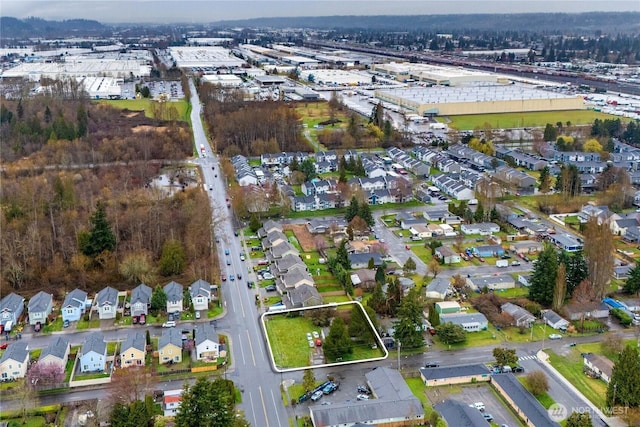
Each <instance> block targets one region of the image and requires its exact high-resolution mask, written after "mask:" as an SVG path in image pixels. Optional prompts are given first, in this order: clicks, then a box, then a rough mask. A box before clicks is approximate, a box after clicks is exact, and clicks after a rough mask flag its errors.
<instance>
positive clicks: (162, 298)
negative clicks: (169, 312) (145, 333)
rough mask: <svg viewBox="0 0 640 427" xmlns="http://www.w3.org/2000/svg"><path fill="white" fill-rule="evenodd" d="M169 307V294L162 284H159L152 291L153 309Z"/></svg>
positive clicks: (156, 310) (158, 309)
mask: <svg viewBox="0 0 640 427" xmlns="http://www.w3.org/2000/svg"><path fill="white" fill-rule="evenodd" d="M166 307H167V294H166V293H165V291H164V289H163V288H162V286H160V285H158V286H156V287H155V288H153V291H152V292H151V310H153V311H154V312H158V311H160V310H164V309H165V308H166Z"/></svg>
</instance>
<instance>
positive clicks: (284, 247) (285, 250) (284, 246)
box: [268, 242, 300, 261]
mask: <svg viewBox="0 0 640 427" xmlns="http://www.w3.org/2000/svg"><path fill="white" fill-rule="evenodd" d="M287 255H298V256H299V255H300V253H299V252H298V250H297V249H296V248H295V246H293V245H292V244H291V243H289V242H282V243H280V244H278V245H275V246H273V247H271V250H270V251H269V253H268V256H269V258H270V259H271V260H272V261H275V260H278V259H282V258H284V257H285V256H287Z"/></svg>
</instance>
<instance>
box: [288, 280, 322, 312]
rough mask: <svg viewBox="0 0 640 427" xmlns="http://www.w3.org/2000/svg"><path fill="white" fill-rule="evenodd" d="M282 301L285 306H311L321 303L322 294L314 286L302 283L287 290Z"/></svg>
mask: <svg viewBox="0 0 640 427" xmlns="http://www.w3.org/2000/svg"><path fill="white" fill-rule="evenodd" d="M284 301H285V305H286V306H287V308H302V307H312V306H315V305H321V304H322V296H321V295H320V293H319V292H318V290H317V289H316V287H315V286H313V285H308V284H306V283H304V284H302V285H300V286H298V287H295V288H292V289H290V290H288V292H287V298H286V299H285V300H284Z"/></svg>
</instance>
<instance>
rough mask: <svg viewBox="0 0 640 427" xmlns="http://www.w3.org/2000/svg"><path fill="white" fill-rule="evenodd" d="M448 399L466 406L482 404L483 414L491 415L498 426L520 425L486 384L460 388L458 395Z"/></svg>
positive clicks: (450, 395) (444, 389)
mask: <svg viewBox="0 0 640 427" xmlns="http://www.w3.org/2000/svg"><path fill="white" fill-rule="evenodd" d="M443 391H446V388H443ZM448 397H449V398H451V399H456V400H459V401H461V402H464V403H466V404H468V405H470V404H473V403H476V402H482V403H484V406H485V410H484V413H485V414H491V415H492V416H493V422H494V423H496V424H498V425H503V424H506V425H508V426H519V425H520V422H519V421H518V420H517V419H516V417H515V415H513V414H512V412H511V410H510V409H509V408H507V407H506V406H505V405H504V404H503V403H502V402H501V401H500V400H499V399H498V397H497V396H496V395H495V392H494V391H493V390H491V389H490V386H489V385H488V384H482V385H475V386H465V387H462V391H461V392H460V393H455V394H453V393H452V394H449V396H448Z"/></svg>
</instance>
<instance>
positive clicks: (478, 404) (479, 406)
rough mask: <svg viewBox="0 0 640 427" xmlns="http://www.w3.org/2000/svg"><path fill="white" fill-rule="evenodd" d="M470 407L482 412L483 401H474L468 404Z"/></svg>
mask: <svg viewBox="0 0 640 427" xmlns="http://www.w3.org/2000/svg"><path fill="white" fill-rule="evenodd" d="M469 406H470V407H471V408H476V409H477V410H478V411H480V412H484V403H482V402H476V403H472V404H470V405H469Z"/></svg>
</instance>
